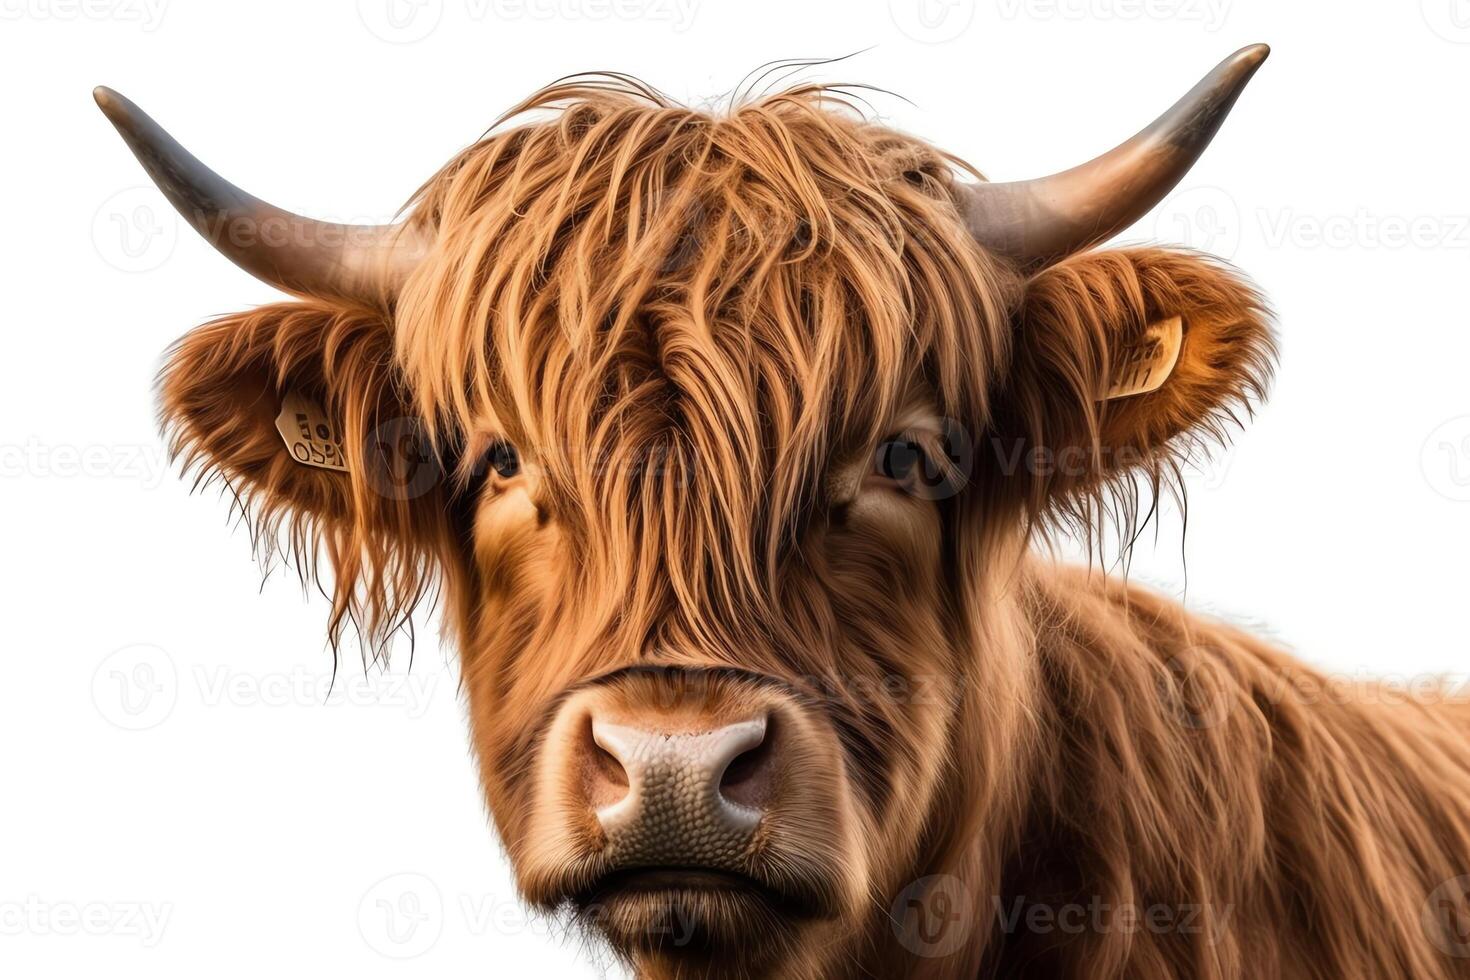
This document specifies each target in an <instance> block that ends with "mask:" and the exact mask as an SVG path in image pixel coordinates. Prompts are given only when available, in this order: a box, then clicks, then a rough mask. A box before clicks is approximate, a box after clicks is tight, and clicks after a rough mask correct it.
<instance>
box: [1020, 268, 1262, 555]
mask: <svg viewBox="0 0 1470 980" xmlns="http://www.w3.org/2000/svg"><path fill="white" fill-rule="evenodd" d="M1014 337H1015V341H1014V343H1015V346H1014V348H1013V356H1012V360H1011V365H1010V370H1009V372H1008V375H1007V378H1006V380H1005V383H1004V390H1003V392H1002V393H1001V397H1000V399H999V401H998V404H997V414H996V427H995V432H996V435H997V437H998V438H997V443H996V445H997V450H998V453H997V459H998V460H1000V461H1001V462H1002V463H1007V462H1008V464H1009V465H1007V466H1005V467H1004V468H1005V470H1006V473H1005V475H1006V476H1008V477H1010V478H1014V479H1015V480H1016V481H1017V482H1015V483H1012V482H1011V480H1010V479H1007V480H1006V481H1005V482H1006V483H1007V484H1009V485H1011V486H1018V487H1019V488H1020V489H1021V490H1022V491H1023V493H1024V496H1025V499H1026V502H1027V504H1028V509H1029V510H1030V512H1031V514H1032V516H1033V517H1048V516H1052V517H1055V516H1059V515H1060V516H1064V517H1065V516H1070V517H1073V518H1078V519H1080V520H1082V521H1084V522H1085V523H1087V524H1088V526H1092V525H1093V524H1094V523H1095V522H1094V521H1093V520H1092V518H1093V516H1094V514H1095V509H1094V507H1093V505H1094V504H1101V503H1103V496H1104V494H1105V493H1106V492H1107V491H1110V490H1113V491H1116V490H1118V489H1120V488H1122V489H1124V490H1125V491H1128V492H1129V493H1126V494H1125V497H1126V499H1127V500H1129V501H1136V490H1137V488H1138V487H1139V484H1140V482H1142V483H1144V484H1147V485H1150V486H1151V488H1152V489H1153V490H1155V491H1157V489H1158V488H1159V487H1160V486H1161V485H1163V484H1166V483H1171V482H1174V481H1177V478H1178V475H1179V468H1180V465H1181V464H1182V463H1183V462H1184V460H1185V459H1186V458H1187V457H1188V456H1189V455H1190V454H1191V452H1193V451H1195V450H1197V449H1199V448H1201V447H1207V446H1208V445H1209V444H1212V443H1217V442H1222V441H1224V440H1225V439H1226V438H1227V436H1228V433H1229V430H1230V427H1231V426H1232V425H1235V424H1239V422H1240V421H1241V416H1242V413H1249V411H1250V410H1251V406H1252V405H1253V404H1254V403H1255V402H1256V401H1258V400H1259V399H1260V398H1262V397H1264V394H1265V390H1266V387H1267V385H1268V383H1269V381H1270V376H1271V371H1272V368H1273V365H1274V362H1275V345H1274V342H1273V339H1272V331H1271V326H1270V314H1269V312H1268V310H1267V309H1266V306H1265V303H1264V301H1263V300H1262V298H1261V297H1260V295H1259V294H1258V293H1257V292H1256V291H1255V290H1254V288H1253V287H1252V286H1251V285H1250V284H1249V283H1247V282H1246V281H1245V280H1244V279H1243V278H1241V277H1240V276H1239V275H1238V274H1237V273H1235V272H1234V271H1233V270H1232V269H1230V268H1229V267H1228V266H1226V265H1225V264H1224V263H1222V262H1220V261H1218V260H1215V259H1211V258H1209V257H1206V256H1203V255H1199V254H1196V253H1193V252H1187V251H1183V250H1174V249H1162V248H1145V249H1117V250H1106V251H1098V252H1090V253H1083V254H1082V255H1079V256H1076V257H1074V258H1071V259H1068V260H1067V261H1064V262H1061V263H1059V264H1057V265H1055V266H1052V267H1051V268H1048V269H1046V270H1044V271H1043V272H1041V273H1039V274H1038V275H1036V276H1035V277H1034V278H1033V279H1032V280H1031V281H1030V282H1028V283H1027V285H1026V291H1025V294H1024V297H1023V300H1022V303H1021V306H1020V310H1019V312H1018V314H1017V317H1016V323H1015V326H1014ZM1128 513H1131V512H1127V511H1126V508H1125V516H1126V515H1127V514H1128Z"/></svg>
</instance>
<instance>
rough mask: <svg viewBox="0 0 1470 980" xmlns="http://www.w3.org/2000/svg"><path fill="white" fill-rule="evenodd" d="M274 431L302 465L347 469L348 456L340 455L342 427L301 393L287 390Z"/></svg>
mask: <svg viewBox="0 0 1470 980" xmlns="http://www.w3.org/2000/svg"><path fill="white" fill-rule="evenodd" d="M276 431H277V432H279V433H280V434H281V438H282V439H284V440H286V448H287V449H289V450H290V451H291V458H292V459H294V460H296V462H298V463H300V464H302V465H303V466H316V467H320V468H321V469H324V470H336V471H337V472H339V473H346V472H347V457H346V456H344V455H343V454H342V429H341V427H340V426H337V425H334V424H333V423H332V421H331V420H330V419H328V418H327V413H326V412H324V411H323V410H322V407H321V406H320V405H318V404H317V403H316V402H314V401H312V400H311V399H310V398H307V397H306V396H305V395H302V394H301V393H300V392H297V391H288V392H286V395H285V397H284V398H282V399H281V414H279V415H277V416H276Z"/></svg>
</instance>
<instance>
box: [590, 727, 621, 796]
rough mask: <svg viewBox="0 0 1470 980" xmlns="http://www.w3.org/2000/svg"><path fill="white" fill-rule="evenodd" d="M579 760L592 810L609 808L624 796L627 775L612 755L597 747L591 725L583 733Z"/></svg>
mask: <svg viewBox="0 0 1470 980" xmlns="http://www.w3.org/2000/svg"><path fill="white" fill-rule="evenodd" d="M582 759H583V766H582V769H583V771H582V779H583V784H584V787H585V791H586V793H587V802H589V803H591V804H592V806H593V807H594V808H597V809H600V808H602V807H606V806H611V805H612V804H614V803H617V802H618V801H619V800H622V799H623V798H624V797H626V796H627V795H628V786H629V782H628V771H627V769H625V768H623V764H622V763H621V762H619V761H618V757H617V756H616V755H614V754H613V753H612V752H611V751H609V750H608V749H606V748H604V747H603V746H602V745H601V744H599V739H598V738H597V734H596V732H595V731H594V725H593V724H589V725H588V726H587V729H586V731H585V733H584V744H583V746H582Z"/></svg>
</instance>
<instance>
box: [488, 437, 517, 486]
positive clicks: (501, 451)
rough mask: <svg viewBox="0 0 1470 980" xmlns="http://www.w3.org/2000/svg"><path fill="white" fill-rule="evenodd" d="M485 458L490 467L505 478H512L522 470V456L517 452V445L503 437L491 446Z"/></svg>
mask: <svg viewBox="0 0 1470 980" xmlns="http://www.w3.org/2000/svg"><path fill="white" fill-rule="evenodd" d="M485 460H486V462H488V463H489V464H490V468H491V469H493V470H494V471H495V472H496V473H498V474H500V476H501V477H503V478H504V479H507V480H508V479H510V478H511V477H513V476H515V475H516V474H518V473H520V471H521V457H520V454H519V453H517V452H516V447H515V446H512V445H511V444H510V443H508V442H506V441H505V440H503V439H501V440H498V441H496V443H495V444H494V445H492V446H491V447H490V450H489V452H487V453H486V454H485Z"/></svg>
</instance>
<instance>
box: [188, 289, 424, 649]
mask: <svg viewBox="0 0 1470 980" xmlns="http://www.w3.org/2000/svg"><path fill="white" fill-rule="evenodd" d="M159 388H160V401H161V415H162V418H163V423H164V426H165V429H166V431H167V432H168V433H169V435H170V445H171V450H172V452H173V453H174V454H175V456H177V457H180V458H181V459H182V460H183V461H184V463H185V465H186V468H192V469H194V470H196V471H197V472H198V473H199V474H200V476H201V479H202V481H203V482H208V481H209V480H210V479H215V478H217V479H219V480H222V481H223V482H224V483H225V484H226V485H227V486H228V487H229V489H230V490H231V491H232V492H233V494H234V496H235V497H236V498H237V500H238V501H239V504H240V506H241V508H242V510H243V512H244V513H245V514H246V515H247V517H248V518H249V520H250V522H251V525H252V527H251V532H252V538H253V539H254V540H255V541H256V542H257V543H258V544H259V545H260V546H261V547H262V548H263V549H266V550H276V549H278V551H279V553H280V555H281V556H282V557H284V558H285V559H286V560H287V561H288V563H292V564H295V565H296V566H297V567H298V568H299V569H301V570H302V571H303V572H304V573H305V574H307V575H310V576H313V577H318V578H319V579H320V577H319V576H317V570H318V568H319V567H320V566H319V560H320V559H323V558H324V559H325V560H326V561H327V563H328V564H329V565H330V566H331V571H332V575H331V579H332V587H331V595H332V600H333V607H332V619H331V636H332V639H333V642H334V643H335V642H336V641H337V640H338V639H339V637H340V634H341V631H342V629H343V626H344V624H345V623H346V622H347V621H348V620H352V621H354V622H355V623H356V625H357V628H358V631H359V634H360V635H361V637H362V639H363V640H364V642H365V643H371V644H373V645H374V646H375V647H377V646H380V645H381V644H382V643H383V642H385V641H386V639H387V638H388V637H389V636H390V635H391V633H392V632H393V631H394V630H396V629H397V628H398V627H399V626H401V625H403V621H404V616H405V615H406V614H407V613H408V612H409V611H410V610H411V609H412V607H413V605H414V604H416V603H417V601H418V599H419V598H421V597H422V596H423V595H424V594H425V590H426V589H427V588H428V587H429V582H428V579H429V578H430V577H431V576H432V574H433V572H434V566H435V563H436V559H438V558H440V557H442V556H443V548H444V544H445V541H446V540H447V529H446V528H445V527H444V518H443V516H442V515H443V514H444V512H445V510H446V507H445V497H446V495H447V492H448V491H447V488H446V486H445V481H444V480H443V479H441V478H440V477H441V474H442V472H443V470H442V469H441V468H440V467H439V466H438V464H437V461H436V460H435V458H434V457H433V455H432V454H431V453H429V452H428V451H427V447H428V440H426V439H424V438H423V431H422V428H421V427H420V426H418V424H417V423H416V422H415V421H413V420H412V418H411V415H410V412H409V410H408V404H407V399H406V398H405V397H404V396H403V394H402V388H401V385H400V384H399V381H398V377H397V372H396V369H395V367H394V359H393V338H392V332H391V328H390V327H389V325H388V324H387V323H385V322H384V321H383V319H382V318H381V316H380V315H378V314H372V313H368V312H365V311H359V310H352V309H347V308H339V307H335V306H331V305H327V304H322V303H318V302H314V301H309V302H298V303H280V304H274V305H270V306H265V307H261V308H259V309H256V310H253V311H251V312H248V313H242V314H238V315H234V316H227V317H223V318H221V319H219V320H215V321H213V322H211V323H208V324H205V325H204V326H202V327H199V328H198V329H196V330H194V331H193V332H192V333H190V334H188V335H186V336H185V337H184V338H183V339H182V340H181V341H179V342H178V343H177V344H176V345H175V346H174V348H173V349H172V350H171V351H170V352H169V355H168V357H167V360H166V363H165V366H164V369H163V373H162V375H161V377H160V382H159ZM323 584H324V585H325V583H323Z"/></svg>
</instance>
